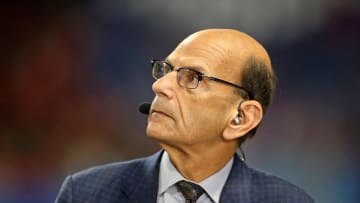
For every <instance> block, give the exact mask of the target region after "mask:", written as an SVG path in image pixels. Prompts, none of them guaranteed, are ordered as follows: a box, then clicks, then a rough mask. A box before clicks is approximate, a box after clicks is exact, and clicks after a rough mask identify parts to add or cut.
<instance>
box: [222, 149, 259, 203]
mask: <svg viewBox="0 0 360 203" xmlns="http://www.w3.org/2000/svg"><path fill="white" fill-rule="evenodd" d="M250 173H251V170H249V168H248V167H247V165H246V164H245V163H244V162H243V161H242V160H240V158H239V156H237V155H236V154H235V155H234V163H233V166H232V169H231V171H230V175H229V177H228V179H227V181H226V183H225V186H224V188H223V191H222V193H221V197H220V202H244V203H247V202H250V195H251V194H250V191H251V188H250V187H251V184H250V182H251V174H250ZM252 198H254V197H252Z"/></svg>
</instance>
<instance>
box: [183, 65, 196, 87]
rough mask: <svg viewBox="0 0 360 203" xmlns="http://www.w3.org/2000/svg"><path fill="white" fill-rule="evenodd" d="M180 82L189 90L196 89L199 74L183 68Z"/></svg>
mask: <svg viewBox="0 0 360 203" xmlns="http://www.w3.org/2000/svg"><path fill="white" fill-rule="evenodd" d="M179 75H180V82H181V84H182V86H184V87H187V88H190V89H192V88H196V87H197V85H198V82H199V74H198V73H197V72H195V71H193V70H191V69H188V68H182V69H180V70H179Z"/></svg>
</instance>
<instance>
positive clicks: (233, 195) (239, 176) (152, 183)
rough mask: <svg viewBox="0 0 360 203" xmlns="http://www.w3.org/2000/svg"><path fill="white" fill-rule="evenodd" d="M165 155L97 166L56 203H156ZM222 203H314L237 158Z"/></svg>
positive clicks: (75, 179)
mask: <svg viewBox="0 0 360 203" xmlns="http://www.w3.org/2000/svg"><path fill="white" fill-rule="evenodd" d="M161 154H162V151H160V152H158V153H156V154H154V155H152V156H149V157H146V158H142V159H136V160H132V161H128V162H120V163H113V164H107V165H103V166H97V167H94V168H90V169H87V170H84V171H81V172H79V173H76V174H74V175H70V176H68V177H67V178H66V179H65V181H64V183H63V185H62V187H61V189H60V192H59V194H58V196H57V198H56V200H55V203H85V202H86V203H115V202H117V203H121V202H131V203H148V202H156V199H157V192H158V176H159V165H160V158H161ZM234 157H235V158H234V163H233V166H232V169H231V172H230V175H229V178H228V180H227V181H226V183H225V186H224V188H223V191H222V194H221V198H220V202H221V203H227V202H239V203H255V202H258V203H270V202H271V203H312V202H314V201H313V200H312V199H311V197H310V196H309V195H307V194H306V193H305V192H304V191H303V190H301V189H300V188H298V187H296V186H294V185H292V184H291V183H289V182H286V181H284V180H282V179H280V178H278V177H275V176H272V175H269V174H265V173H263V172H259V171H256V170H254V169H251V168H249V167H248V166H247V165H246V164H245V163H244V162H243V161H241V160H240V159H239V158H238V156H234Z"/></svg>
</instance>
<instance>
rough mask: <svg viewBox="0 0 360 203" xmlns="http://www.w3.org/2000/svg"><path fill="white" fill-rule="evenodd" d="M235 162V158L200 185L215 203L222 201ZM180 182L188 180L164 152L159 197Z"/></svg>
mask: <svg viewBox="0 0 360 203" xmlns="http://www.w3.org/2000/svg"><path fill="white" fill-rule="evenodd" d="M233 161H234V158H231V159H230V160H229V161H228V162H227V163H226V165H225V166H224V167H223V168H222V169H221V170H219V171H218V172H216V173H215V174H213V175H211V176H210V177H208V178H206V179H205V180H203V181H201V182H200V183H198V184H199V185H201V187H203V188H204V190H205V191H206V193H207V194H208V195H209V196H210V197H211V199H212V200H214V202H219V201H220V195H221V191H222V189H223V187H224V185H225V182H226V180H227V178H228V176H229V174H230V171H231V167H232V164H233ZM180 180H187V179H186V178H184V177H183V176H182V175H181V174H180V173H179V172H178V170H177V169H176V168H175V166H174V165H173V164H172V163H171V161H170V158H169V155H168V153H167V152H166V151H164V153H163V155H162V157H161V162H160V173H159V195H161V194H163V193H164V192H165V191H166V190H167V189H168V188H169V187H171V186H172V185H174V184H175V183H177V182H178V181H180ZM187 181H190V180H187ZM190 182H193V181H190Z"/></svg>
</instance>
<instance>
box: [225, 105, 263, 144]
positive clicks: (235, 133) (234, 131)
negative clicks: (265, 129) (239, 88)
mask: <svg viewBox="0 0 360 203" xmlns="http://www.w3.org/2000/svg"><path fill="white" fill-rule="evenodd" d="M238 114H239V115H240V116H241V122H240V124H236V123H234V122H233V119H234V118H235V117H236V116H237V115H238ZM262 118H263V110H262V107H261V104H260V103H259V102H257V101H255V100H249V101H244V102H242V103H241V105H240V107H239V110H238V112H236V113H234V114H233V117H232V119H230V120H229V121H228V123H227V126H226V127H225V129H224V131H223V138H224V139H225V140H235V139H238V138H240V137H242V136H244V135H246V134H247V133H248V132H249V131H251V130H252V129H254V128H255V127H256V126H258V125H259V123H260V122H261V120H262Z"/></svg>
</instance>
